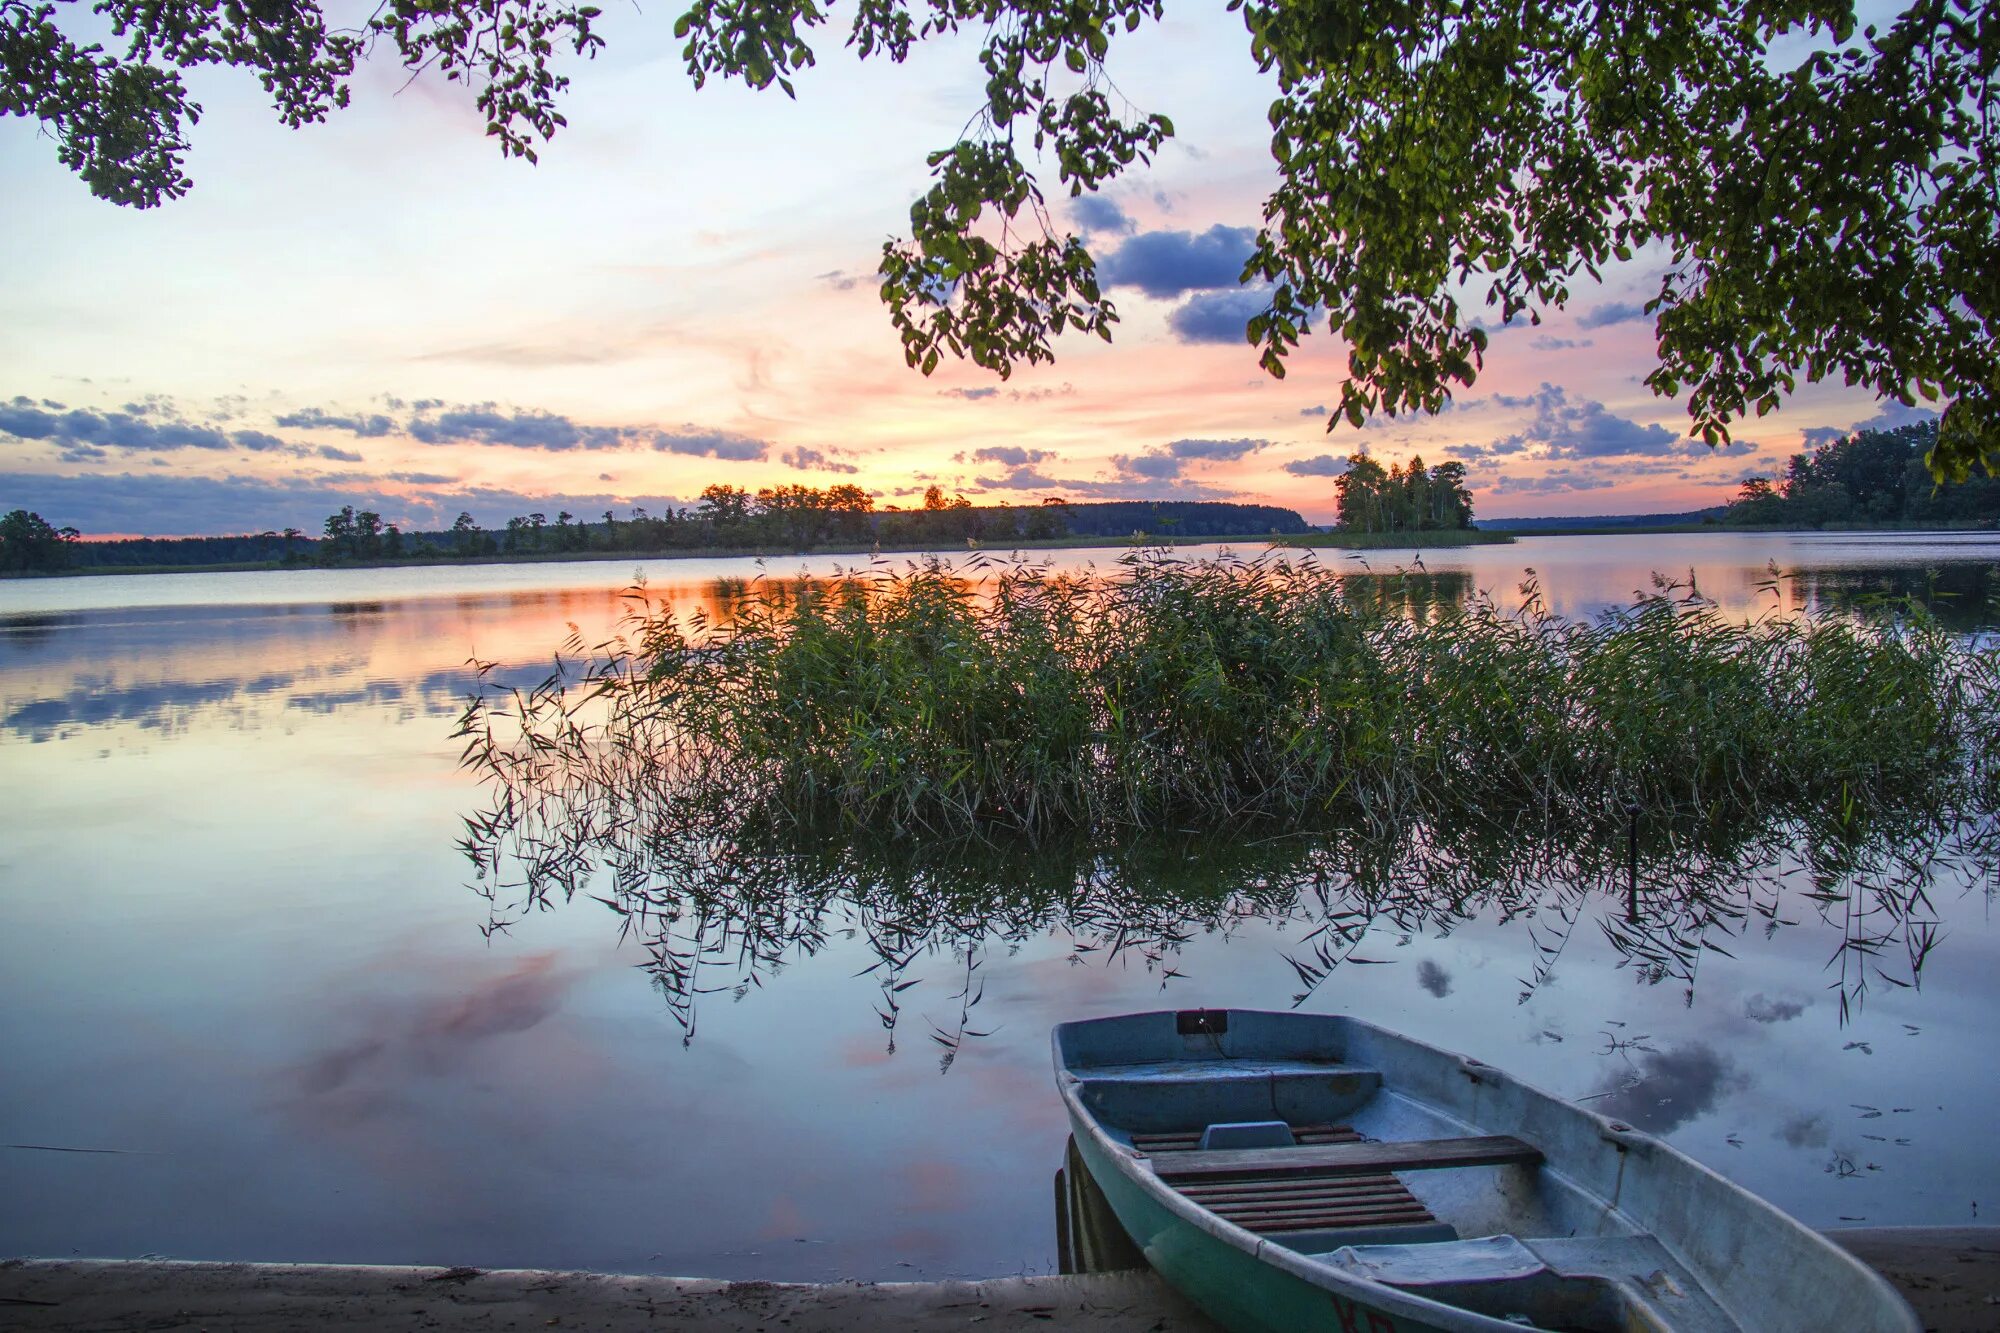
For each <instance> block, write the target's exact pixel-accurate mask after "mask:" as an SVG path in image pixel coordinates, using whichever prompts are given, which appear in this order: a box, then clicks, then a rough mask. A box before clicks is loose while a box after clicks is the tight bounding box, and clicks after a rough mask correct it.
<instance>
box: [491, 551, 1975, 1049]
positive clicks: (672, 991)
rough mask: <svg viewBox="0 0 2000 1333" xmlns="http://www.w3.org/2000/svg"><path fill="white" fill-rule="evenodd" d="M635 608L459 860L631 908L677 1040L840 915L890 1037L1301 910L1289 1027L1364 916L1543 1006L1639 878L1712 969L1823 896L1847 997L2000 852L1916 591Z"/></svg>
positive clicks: (919, 583)
mask: <svg viewBox="0 0 2000 1333" xmlns="http://www.w3.org/2000/svg"><path fill="white" fill-rule="evenodd" d="M1777 591H1778V589H1777V587H1776V583H1775V580H1774V585H1773V592H1774V593H1776V592H1777ZM631 599H632V600H631V614H630V616H629V618H628V620H627V622H626V624H625V625H624V627H623V629H622V631H621V632H620V633H619V634H618V635H617V636H616V637H614V638H613V639H612V640H610V641H608V642H605V643H602V644H597V645H585V644H584V643H582V642H581V641H580V640H578V639H576V638H575V637H574V636H572V639H571V641H570V642H569V643H567V644H566V645H564V650H563V651H562V652H561V653H559V654H558V656H557V660H556V663H555V666H554V669H553V670H552V671H551V672H550V673H549V675H548V676H547V678H546V679H544V680H543V681H541V682H540V684H539V685H537V686H535V687H534V688H530V689H511V690H503V689H499V688H497V687H496V688H493V689H490V690H488V691H485V692H483V693H482V694H481V695H480V696H478V697H476V698H474V699H472V700H471V701H469V704H468V707H467V710H466V712H465V715H464V716H463V718H462V719H461V721H460V726H459V733H458V734H459V736H460V738H461V739H462V740H463V741H464V743H465V747H466V748H465V759H464V761H465V763H466V765H467V766H468V767H469V768H471V769H473V770H474V771H476V772H477V773H479V774H480V775H481V776H483V777H484V778H485V779H486V780H487V781H488V783H489V784H490V785H489V791H490V794H491V796H492V801H491V804H490V805H489V807H488V808H487V809H486V810H484V811H482V812H481V813H479V814H477V815H475V816H473V817H471V818H470V819H469V820H468V821H467V826H468V827H467V837H466V840H465V844H464V845H465V849H466V851H467V853H468V855H469V856H471V858H472V860H473V862H474V864H475V866H476V867H477V868H478V871H479V874H480V880H481V891H482V892H483V893H486V894H487V895H488V896H489V898H491V899H492V900H493V901H494V903H495V911H494V916H493V925H494V928H504V927H505V926H507V925H509V924H511V923H512V921H513V920H515V919H517V918H518V915H519V914H520V912H522V911H526V910H532V909H533V908H536V907H541V906H546V905H548V903H549V902H551V901H552V900H554V899H556V898H558V897H572V896H575V895H576V894H578V893H587V894H589V895H590V896H593V897H596V898H598V900H599V901H601V902H603V903H605V905H606V906H608V907H610V908H611V909H612V910H613V911H614V912H616V913H617V914H618V915H619V916H620V917H621V918H622V919H623V925H624V928H625V929H627V930H628V931H635V932H637V933H638V934H639V936H640V937H641V938H642V939H643V940H644V941H645V943H646V947H647V949H648V950H649V956H650V957H651V960H652V961H651V963H650V966H651V968H652V970H653V972H654V976H655V980H656V982H657V983H658V984H659V985H660V987H661V989H662V992H663V993H664V994H665V995H666V997H667V999H668V1002H669V1003H670V1004H671V1005H672V1006H673V1007H674V1009H675V1012H676V1014H678V1015H680V1016H681V1017H682V1018H683V1021H684V1022H686V1023H687V1025H688V1028H689V1031H690V1033H691V1032H692V1029H693V1013H694V1009H695V1002H696V997H697V996H699V995H701V994H705V993H709V992H710V991H712V990H716V989H731V988H736V989H739V990H740V989H743V988H748V987H751V986H754V985H756V984H758V979H759V978H760V977H761V976H763V975H767V974H768V973H769V972H770V971H772V970H775V969H776V968H778V967H780V966H782V963H783V960H784V958H786V957H787V956H789V955H790V954H792V953H794V952H797V951H801V950H803V951H806V952H811V951H813V950H815V949H817V948H818V947H820V946H821V945H822V944H823V943H824V941H825V939H826V937H827V933H828V932H829V931H833V930H845V931H851V932H856V933H859V934H861V935H863V936H865V938H867V939H868V940H869V941H870V942H871V944H872V945H873V946H874V949H875V954H876V964H875V968H874V969H871V970H874V971H877V972H878V973H879V979H880V980H881V982H882V1002H881V1005H880V1011H881V1014H882V1017H883V1021H884V1024H885V1026H887V1027H888V1028H889V1029H890V1031H891V1033H892V1034H893V1032H894V1031H895V1027H896V1021H897V1015H898V1013H899V1012H900V1006H901V1003H902V1002H901V1000H899V998H898V997H899V996H900V995H901V994H902V988H903V987H904V986H905V985H906V984H907V983H909V982H910V981H911V978H910V977H909V976H908V975H907V974H908V970H909V969H910V968H911V967H912V966H913V965H914V962H915V960H916V959H917V958H919V957H923V956H928V955H930V954H935V953H937V952H939V951H945V952H949V953H950V954H951V956H952V958H953V959H954V964H953V966H954V969H955V975H958V984H960V986H961V993H960V994H959V995H957V996H955V997H954V998H955V999H957V1000H958V1001H959V1003H960V1005H961V1019H963V1018H964V1013H965V1011H969V1009H970V1007H971V1004H972V1003H973V1002H974V1001H975V1000H976V997H977V976H976V971H977V967H978V963H979V951H980V949H981V948H983V947H985V946H986V944H988V943H990V942H991V941H992V940H993V939H995V938H998V939H1003V940H1020V939H1023V938H1026V937H1028V936H1030V935H1033V934H1040V933H1045V932H1048V931H1052V930H1062V931H1066V932H1068V933H1069V934H1070V936H1071V938H1072V940H1073V941H1074V947H1075V948H1076V949H1077V950H1078V952H1079V956H1087V955H1090V954H1093V953H1112V954H1116V953H1130V952H1135V951H1136V952H1137V953H1138V954H1140V955H1142V956H1143V957H1144V958H1145V959H1146V961H1147V962H1148V965H1151V966H1157V967H1159V968H1160V969H1162V971H1163V972H1165V973H1167V974H1169V975H1170V974H1171V973H1172V971H1173V964H1172V958H1173V956H1174V954H1175V952H1176V950H1177V948H1178V946H1179V944H1180V942H1182V941H1184V940H1185V939H1186V938H1188V937H1189V936H1190V935H1191V934H1193V933H1196V932H1203V931H1216V930H1228V929H1230V928H1231V927H1232V925H1233V924H1234V923H1236V922H1240V921H1243V920H1246V919H1250V918H1253V917H1254V918H1258V919H1266V920H1268V919H1273V918H1276V919H1281V920H1294V919H1295V920H1296V921H1297V922H1298V923H1299V933H1298V941H1297V947H1296V949H1295V951H1294V953H1293V954H1292V956H1291V962H1292V965H1293V967H1294V968H1295V969H1296V970H1297V972H1298V975H1299V979H1300V983H1301V991H1300V992H1299V998H1300V999H1301V1000H1303V999H1304V998H1305V997H1306V996H1308V995H1310V993H1311V992H1312V990H1313V988H1314V987H1316V986H1317V985H1318V984H1319V983H1320V982H1321V981H1322V980H1323V979H1324V978H1325V976H1326V975H1327V974H1328V973H1329V972H1330V971H1331V970H1332V969H1333V968H1334V967H1336V966H1338V965H1340V964H1341V963H1343V962H1346V961H1355V960H1356V954H1357V951H1358V950H1360V949H1361V948H1362V947H1363V939H1364V936H1365V935H1366V934H1367V931H1368V929H1369V928H1370V926H1371V925H1374V924H1380V923H1384V922H1387V923H1391V924H1393V925H1395V926H1396V928H1398V929H1402V930H1415V929H1449V928H1451V926H1452V925H1453V924H1454V923H1456V922H1457V921H1459V920H1463V919H1465V918H1466V917H1468V916H1469V915H1471V914H1472V913H1473V912H1476V911H1482V910H1489V909H1490V910H1496V911H1498V912H1499V913H1500V914H1502V915H1503V916H1507V917H1514V916H1519V917H1522V918H1525V919H1526V920H1527V921H1528V922H1529V928H1530V929H1531V930H1533V931H1534V932H1535V940H1536V952H1537V958H1538V960H1539V961H1538V962H1537V964H1536V967H1535V968H1534V969H1533V970H1532V972H1531V973H1530V974H1529V975H1528V976H1524V977H1523V985H1524V988H1528V989H1532V988H1533V987H1534V986H1535V985H1537V984H1539V983H1540V981H1541V980H1542V979H1544V978H1545V976H1546V975H1547V972H1548V969H1550V968H1552V967H1553V966H1554V963H1555V961H1556V960H1557V959H1559V958H1560V956H1561V954H1562V951H1563V949H1564V947H1565V946H1566V943H1567V940H1568V938H1569V935H1570V933H1571V930H1572V929H1573V927H1574V925H1575V923H1576V922H1577V921H1579V920H1580V919H1582V917H1583V915H1584V913H1585V904H1586V903H1588V902H1589V901H1590V900H1591V899H1592V898H1593V897H1594V896H1598V895H1604V894H1607V893H1608V894H1621V892H1622V896H1623V897H1624V898H1625V899H1627V900H1628V906H1632V907H1636V906H1639V905H1640V904H1641V903H1642V902H1643V908H1644V910H1643V911H1642V912H1634V911H1617V910H1612V911H1607V912H1606V913H1604V914H1603V915H1602V917H1601V919H1600V923H1599V924H1600V926H1601V927H1602V929H1603V930H1604V931H1605V933H1606V934H1607V935H1608V936H1609V937H1610V938H1611V940H1612V943H1613V944H1614V945H1615V946H1616V947H1617V949H1618V950H1619V952H1620V954H1621V955H1622V956H1623V957H1624V958H1625V959H1626V960H1627V961H1628V962H1629V963H1630V964H1632V965H1633V966H1634V967H1635V969H1636V971H1637V972H1638V974H1639V975H1641V976H1642V977H1643V978H1644V979H1646V980H1648V981H1653V982H1658V981H1664V980H1668V979H1675V980H1678V981H1680V982H1682V983H1683V984H1686V985H1689V986H1692V985H1693V982H1694V977H1695V975H1696V972H1697V970H1698V967H1699V963H1700V959H1701V956H1702V954H1703V952H1704V951H1706V950H1711V949H1714V948H1719V947H1723V946H1722V945H1720V944H1719V943H1718V940H1720V939H1722V938H1725V937H1735V936H1740V935H1743V934H1744V933H1746V932H1747V931H1748V929H1749V928H1750V927H1751V926H1752V925H1754V924H1758V923H1762V924H1763V925H1765V926H1766V927H1767V928H1770V927H1774V926H1775V923H1776V922H1777V920H1778V919H1779V918H1778V911H1779V909H1778V906H1777V904H1778V900H1779V897H1780V895H1781V892H1782V888H1783V886H1784V885H1787V884H1792V885H1796V884H1798V883H1800V882H1804V883H1805V884H1806V886H1807V889H1806V891H1807V894H1808V896H1809V897H1811V898H1812V901H1813V904H1814V906H1815V908H1816V909H1817V910H1818V911H1819V912H1820V914H1821V915H1822V916H1824V917H1826V918H1827V919H1828V920H1829V921H1832V922H1834V923H1835V924H1836V925H1837V926H1838V928H1839V929H1840V931H1841V941H1842V942H1841V945H1840V947H1839V949H1838V950H1837V951H1836V954H1835V957H1836V961H1837V964H1838V966H1839V967H1840V969H1841V975H1840V979H1839V982H1838V984H1839V985H1840V987H1841V997H1842V1001H1843V1004H1845V1003H1847V1002H1849V1001H1850V1000H1854V999H1859V998H1860V997H1861V996H1862V995H1863V994H1865V992H1866V988H1867V986H1868V985H1869V984H1870V983H1871V977H1872V978H1873V979H1875V980H1882V981H1887V982H1889V983H1892V984H1897V985H1904V984H1913V982H1914V980H1915V978H1916V977H1917V976H1918V975H1919V974H1920V971H1921V967H1922V963H1923V959H1924V957H1925V955H1926V954H1927V953H1928V952H1929V949H1930V948H1931V946H1932V945H1933V944H1934V943H1935V942H1936V926H1935V914H1934V913H1933V912H1932V911H1931V910H1930V904H1929V901H1928V897H1927V895H1928V893H1930V892H1931V891H1932V888H1933V885H1934V884H1935V883H1936V882H1937V880H1938V876H1939V874H1940V872H1941V870H1942V871H1945V872H1947V877H1949V876H1950V875H1958V876H1959V877H1961V879H1963V877H1965V876H1968V875H1969V876H1971V877H1972V879H1974V880H1976V879H1977V878H1978V877H1979V876H1980V875H1990V874H1991V873H1992V866H1993V864H1994V862H1995V860H1996V859H2000V858H1996V855H1995V850H1996V848H1995V844H1996V833H1995V815H1996V811H2000V702H1997V701H2000V689H1996V684H2000V670H1996V654H1995V652H1994V650H1993V649H1991V648H1986V649H1981V648H1978V647H1976V646H1975V645H1974V644H1973V642H1972V641H1970V640H1968V639H1967V638H1965V637H1963V636H1960V635H1955V634H1952V633H1949V632H1946V631H1945V630H1943V629H1942V628H1940V627H1939V626H1938V625H1937V624H1936V623H1935V622H1934V621H1933V620H1932V619H1931V618H1930V617H1929V616H1928V615H1927V614H1926V613H1925V612H1924V611H1923V610H1922V608H1921V607H1919V606H1916V605H1914V604H1910V603H1900V604H1897V605H1894V606H1883V607H1878V608H1875V609H1874V613H1872V614H1870V615H1867V616H1854V615H1821V614H1810V613H1804V614H1801V613H1782V612H1781V611H1780V610H1779V609H1778V608H1779V607H1780V606H1781V604H1782V601H1783V599H1782V598H1780V597H1778V596H1775V595H1774V596H1773V599H1772V604H1773V609H1772V610H1771V612H1770V613H1768V614H1765V615H1761V616H1759V617H1757V618H1755V619H1752V620H1749V621H1742V620H1737V619H1732V618H1730V617H1728V616H1724V615H1722V614H1721V613H1719V612H1718V611H1717V610H1716V608H1715V607H1714V606H1713V605H1711V604H1710V603H1708V602H1707V601H1705V600H1704V599H1703V598H1701V597H1700V596H1699V595H1698V594H1697V593H1696V592H1695V590H1694V589H1692V588H1691V587H1687V586H1683V585H1676V584H1673V583H1670V582H1661V583H1660V584H1659V585H1658V586H1657V587H1656V589H1655V590H1654V592H1653V593H1651V594H1650V595H1647V596H1644V597H1641V598H1640V599H1638V600H1637V601H1636V602H1635V603H1634V604H1633V605H1632V606H1630V607H1628V608H1626V609H1624V610H1622V611H1620V612H1617V613H1615V614H1611V615H1607V616H1603V617H1599V618H1597V619H1593V620H1587V621H1586V620H1575V619H1568V618H1564V617H1560V616H1556V615H1553V614H1551V613H1550V612H1549V611H1548V609H1547V608H1546V606H1545V604H1544V603H1543V601H1542V599H1541V597H1540V595H1539V592H1538V590H1537V588H1536V586H1535V584H1534V582H1533V579H1532V577H1531V578H1530V579H1529V581H1528V582H1527V583H1525V584H1524V585H1523V586H1522V589H1521V596H1520V600H1519V602H1518V604H1516V605H1514V606H1512V607H1510V608H1502V607H1500V606H1498V605H1495V604H1494V603H1493V602H1491V601H1489V600H1486V599H1483V598H1480V597H1477V596H1472V597H1467V596H1466V595H1465V589H1464V588H1463V587H1458V586H1454V585H1452V584H1451V583H1450V581H1449V578H1448V577H1446V578H1445V580H1444V581H1443V582H1440V576H1436V575H1424V574H1421V573H1420V574H1413V575H1407V576H1393V577H1383V576H1372V577H1355V576H1353V575H1347V574H1340V573H1336V572H1334V571H1331V570H1328V569H1326V568H1325V567H1323V566H1321V565H1319V564H1318V563H1316V562H1315V561H1313V560H1312V559H1310V558H1294V559H1280V558H1272V557H1265V558H1259V559H1244V560H1225V561H1208V562H1188V561H1183V560H1180V559H1177V558H1176V557H1174V556H1173V555H1171V554H1170V553H1167V552H1157V551H1155V552H1142V553H1136V554H1134V555H1133V556H1131V557H1128V558H1127V559H1126V560H1125V561H1123V562H1122V568H1120V569H1119V570H1118V571H1117V572H1116V573H1115V574H1110V575H1104V576H1096V577H1071V576H1064V575H1057V574H1053V573H1051V572H1050V571H1048V570H1047V569H1046V568H1044V567H1042V566H1039V565H1036V564H1033V563H1025V562H1011V563H1009V562H990V561H989V562H981V563H979V564H977V565H974V566H972V567H970V568H967V569H963V570H958V571H954V570H952V569H950V568H947V567H945V566H943V565H942V564H939V563H936V562H929V563H919V564H915V565H903V566H888V565H884V566H877V567H875V568H871V569H869V570H865V571H861V572H858V573H856V574H854V575H851V576H849V577H845V578H841V579H836V580H833V581H831V582H828V583H824V584H817V585H814V584H799V583H780V582H777V581H772V582H770V583H768V584H767V583H764V582H762V581H753V582H751V583H749V584H746V585H745V586H743V587H741V588H739V589H736V590H733V594H732V596H731V597H730V598H729V599H728V600H727V603H726V606H725V610H724V612H723V613H721V614H719V615H718V616H717V618H716V619H714V620H713V621H711V620H709V619H707V618H705V617H704V616H703V615H701V614H700V613H694V614H690V615H680V614H677V613H676V612H675V610H674V608H672V607H671V606H663V605H659V604H656V603H654V602H653V601H652V600H651V599H650V598H649V597H648V596H647V595H646V593H645V592H644V590H643V589H635V590H634V592H633V593H632V595H631ZM1982 867H1983V868H1982ZM1966 882H1971V881H1970V880H1967V881H1966ZM1362 961H1365V960H1362ZM1871 968H1872V973H1871V971H1870V969H1871ZM957 969H962V974H959V973H958V972H957ZM718 972H719V973H720V974H721V975H722V977H723V978H724V979H723V980H720V981H718V980H716V977H717V974H718ZM731 978H733V979H731ZM948 1026H949V1025H947V1027H948ZM959 1028H960V1029H961V1030H960V1031H959V1032H958V1033H957V1034H956V1035H954V1034H953V1032H952V1031H949V1030H941V1031H934V1032H933V1033H932V1034H931V1035H932V1038H933V1039H934V1040H937V1041H939V1042H940V1044H941V1045H942V1046H943V1047H944V1048H945V1057H946V1059H947V1060H948V1059H949V1056H950V1054H951V1052H952V1051H954V1050H956V1049H957V1046H956V1043H957V1042H958V1041H961V1040H963V1039H964V1037H965V1035H967V1034H968V1033H971V1034H973V1035H976V1029H970V1028H967V1027H966V1026H965V1024H964V1023H963V1022H961V1023H960V1024H959Z"/></svg>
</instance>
